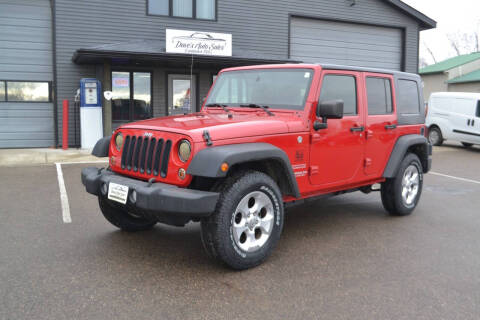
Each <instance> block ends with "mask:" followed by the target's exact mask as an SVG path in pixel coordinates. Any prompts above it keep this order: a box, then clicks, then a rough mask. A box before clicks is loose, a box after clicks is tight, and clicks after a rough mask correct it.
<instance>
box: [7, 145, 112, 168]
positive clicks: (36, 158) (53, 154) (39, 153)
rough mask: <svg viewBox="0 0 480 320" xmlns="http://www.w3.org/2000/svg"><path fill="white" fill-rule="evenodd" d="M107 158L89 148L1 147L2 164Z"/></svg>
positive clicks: (29, 163) (17, 164)
mask: <svg viewBox="0 0 480 320" xmlns="http://www.w3.org/2000/svg"><path fill="white" fill-rule="evenodd" d="M99 160H105V161H107V158H97V157H95V156H92V155H91V150H87V149H75V148H72V149H68V150H62V149H53V148H50V149H49V148H44V149H0V166H13V165H15V166H19V165H24V166H25V165H32V164H48V163H55V162H78V161H82V162H88V161H99Z"/></svg>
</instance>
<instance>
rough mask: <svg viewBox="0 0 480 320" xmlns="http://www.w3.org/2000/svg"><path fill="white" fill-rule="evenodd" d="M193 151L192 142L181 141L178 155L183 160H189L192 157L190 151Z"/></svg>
mask: <svg viewBox="0 0 480 320" xmlns="http://www.w3.org/2000/svg"><path fill="white" fill-rule="evenodd" d="M191 152H192V147H191V146H190V142H188V141H187V140H182V141H180V144H179V145H178V157H179V158H180V160H182V161H183V162H187V161H188V158H190V153H191Z"/></svg>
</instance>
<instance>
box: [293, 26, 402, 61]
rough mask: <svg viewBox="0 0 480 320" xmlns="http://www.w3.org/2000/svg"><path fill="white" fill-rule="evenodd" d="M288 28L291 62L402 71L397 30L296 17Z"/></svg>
mask: <svg viewBox="0 0 480 320" xmlns="http://www.w3.org/2000/svg"><path fill="white" fill-rule="evenodd" d="M290 28H291V29H290V58H291V59H293V60H299V61H303V62H318V63H333V64H343V65H351V66H362V67H374V68H383V69H393V70H401V68H402V52H403V45H402V38H403V37H402V35H403V31H402V30H401V29H397V28H387V27H378V26H370V25H364V24H354V23H346V22H336V21H326V20H318V19H307V18H296V17H294V18H292V20H291V24H290Z"/></svg>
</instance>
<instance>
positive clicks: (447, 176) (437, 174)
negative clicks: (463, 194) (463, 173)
mask: <svg viewBox="0 0 480 320" xmlns="http://www.w3.org/2000/svg"><path fill="white" fill-rule="evenodd" d="M429 173H431V174H433V175H436V176H440V177H445V178H450V179H455V180H460V181H465V182H470V183H476V184H480V181H477V180H472V179H466V178H460V177H455V176H450V175H448V174H443V173H438V172H433V171H430V172H429Z"/></svg>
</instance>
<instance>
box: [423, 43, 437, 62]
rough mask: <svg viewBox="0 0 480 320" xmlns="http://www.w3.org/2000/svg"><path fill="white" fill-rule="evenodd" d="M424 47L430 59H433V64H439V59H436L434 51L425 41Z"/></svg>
mask: <svg viewBox="0 0 480 320" xmlns="http://www.w3.org/2000/svg"><path fill="white" fill-rule="evenodd" d="M423 45H424V47H425V49H426V50H427V52H428V53H429V54H430V57H432V59H433V63H437V59H435V55H434V54H433V51H432V50H431V49H430V47H429V46H428V45H427V43H426V42H425V41H424V42H423Z"/></svg>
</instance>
